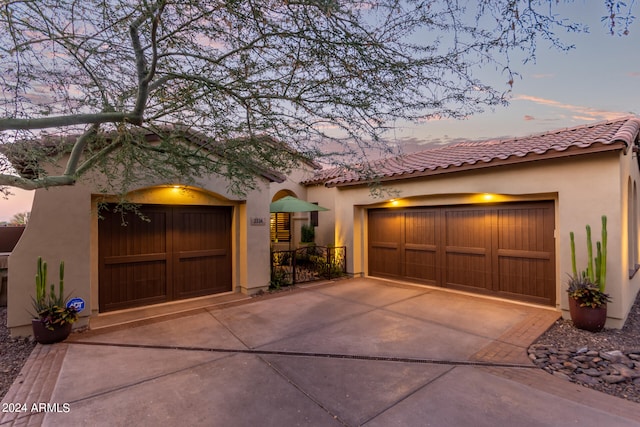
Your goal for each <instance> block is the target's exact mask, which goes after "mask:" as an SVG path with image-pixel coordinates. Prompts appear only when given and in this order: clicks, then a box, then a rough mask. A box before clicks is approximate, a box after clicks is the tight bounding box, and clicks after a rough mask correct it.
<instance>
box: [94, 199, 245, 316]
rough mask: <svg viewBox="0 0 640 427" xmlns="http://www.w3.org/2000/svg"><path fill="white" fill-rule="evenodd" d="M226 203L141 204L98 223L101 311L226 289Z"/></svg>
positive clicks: (107, 213) (228, 238) (228, 265)
mask: <svg viewBox="0 0 640 427" xmlns="http://www.w3.org/2000/svg"><path fill="white" fill-rule="evenodd" d="M231 211H232V208H231V207H227V206H224V207H219V206H215V207H210V206H202V207H200V206H197V207H194V206H161V205H144V206H142V207H141V208H140V212H141V213H142V214H143V215H144V217H145V220H143V219H140V218H139V217H138V216H137V215H135V214H132V213H129V214H127V216H126V225H125V226H123V225H122V221H123V217H122V215H121V214H120V213H118V212H114V211H113V206H110V207H109V208H108V209H105V211H104V212H102V215H103V217H104V219H101V220H99V221H98V223H99V226H98V239H99V263H100V264H99V280H100V282H99V296H100V303H99V306H100V311H101V312H105V311H111V310H119V309H123V308H130V307H137V306H142V305H148V304H157V303H161V302H165V301H172V300H179V299H184V298H192V297H197V296H202V295H209V294H215V293H219V292H226V291H231V287H232V280H231Z"/></svg>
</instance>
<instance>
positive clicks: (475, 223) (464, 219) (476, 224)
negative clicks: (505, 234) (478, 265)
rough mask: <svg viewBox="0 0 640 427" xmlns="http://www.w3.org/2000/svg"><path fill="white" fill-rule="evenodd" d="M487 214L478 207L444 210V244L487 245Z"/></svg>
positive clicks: (471, 246)
mask: <svg viewBox="0 0 640 427" xmlns="http://www.w3.org/2000/svg"><path fill="white" fill-rule="evenodd" d="M487 222H488V219H487V214H486V212H485V211H483V210H479V209H473V210H472V209H460V210H453V209H448V210H446V211H445V228H446V234H445V242H444V243H445V244H446V245H447V246H452V247H459V248H465V247H469V248H486V247H487V244H488V242H487V237H488V236H487V229H488V227H489V225H488V224H487Z"/></svg>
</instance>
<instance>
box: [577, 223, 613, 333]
mask: <svg viewBox="0 0 640 427" xmlns="http://www.w3.org/2000/svg"><path fill="white" fill-rule="evenodd" d="M586 230H587V268H586V269H585V270H583V271H581V272H580V273H579V274H578V270H577V268H576V245H575V239H574V234H573V231H572V232H571V233H569V236H570V238H571V267H572V270H573V271H572V272H573V276H571V277H570V279H569V287H568V289H567V292H568V294H569V313H570V315H571V320H572V321H573V324H574V325H575V326H576V328H578V329H584V330H587V331H591V332H598V331H601V330H602V328H604V324H605V322H606V321H607V302H609V301H610V300H611V299H610V297H609V295H607V294H606V293H605V289H606V276H607V217H606V216H605V215H603V216H602V241H601V242H596V257H595V259H594V258H593V244H592V242H591V227H590V226H589V225H587V226H586Z"/></svg>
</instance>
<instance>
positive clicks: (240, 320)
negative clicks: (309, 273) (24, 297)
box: [0, 278, 640, 427]
mask: <svg viewBox="0 0 640 427" xmlns="http://www.w3.org/2000/svg"><path fill="white" fill-rule="evenodd" d="M558 317H559V313H558V312H557V311H554V310H551V309H546V308H540V307H532V306H528V305H524V304H517V303H511V302H506V301H500V300H494V299H487V298H481V297H477V296H470V295H465V294H461V293H454V292H448V291H444V290H440V289H435V288H428V287H420V286H411V285H404V284H398V283H394V282H389V281H384V280H376V279H370V278H356V279H348V280H339V281H335V282H326V283H322V284H315V285H308V286H306V287H303V288H298V289H295V290H293V291H283V292H281V293H279V294H276V295H272V296H265V297H257V298H254V299H251V300H250V301H249V302H245V303H240V304H237V305H230V306H226V307H223V308H221V307H208V308H202V309H197V310H192V311H190V312H188V313H185V314H183V315H181V316H179V317H178V316H172V317H169V318H164V319H162V318H161V319H157V320H156V321H153V322H142V323H134V324H132V325H131V326H129V327H119V328H105V329H103V330H98V331H89V332H86V333H80V334H73V335H72V337H71V338H70V339H69V340H67V341H66V342H65V343H61V344H55V345H50V346H42V345H38V346H37V347H36V349H35V350H34V352H33V354H32V355H31V357H30V359H29V361H28V362H27V364H26V365H25V367H24V369H23V371H22V372H21V374H20V377H19V378H18V380H17V381H16V382H15V383H14V385H13V386H12V388H11V389H10V390H9V393H8V394H7V396H6V397H5V399H4V400H3V407H5V406H7V405H6V404H8V403H14V404H15V403H20V404H21V405H22V404H24V406H21V408H23V409H25V410H20V411H13V412H4V413H2V414H0V426H5V425H7V426H9V425H12V426H13V425H16V426H17V425H21V426H22V425H24V426H28V425H34V426H35V425H45V426H58V425H63V424H64V425H92V426H129V425H136V426H157V425H183V426H200V425H201V426H296V425H308V426H394V425H395V426H474V427H476V426H501V425H518V426H556V425H580V426H596V425H603V424H606V425H609V426H638V425H640V407H638V405H637V404H635V403H632V402H628V401H624V400H621V399H618V398H615V397H612V396H608V395H604V394H601V393H598V392H595V391H592V390H590V389H587V388H583V387H580V386H577V385H575V384H571V383H569V382H566V381H564V380H562V379H559V378H555V377H553V376H552V375H550V374H547V373H546V372H544V371H542V370H539V369H537V368H535V367H534V365H533V364H532V363H531V362H530V361H529V360H528V358H527V354H526V349H527V347H528V346H529V344H530V343H531V342H533V341H534V340H535V339H536V338H537V337H538V336H539V335H540V334H541V333H542V332H544V331H545V330H546V329H547V328H548V327H549V326H550V325H551V324H552V323H553V322H554V321H555V320H556V319H557V318H558ZM34 403H35V404H36V405H35V406H33V404H34ZM14 407H15V406H14Z"/></svg>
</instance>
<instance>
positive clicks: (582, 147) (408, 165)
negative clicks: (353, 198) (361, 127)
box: [303, 117, 640, 186]
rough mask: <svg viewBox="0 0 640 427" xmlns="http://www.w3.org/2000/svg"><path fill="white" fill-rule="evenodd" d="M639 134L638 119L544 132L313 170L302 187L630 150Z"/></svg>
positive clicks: (391, 178)
mask: <svg viewBox="0 0 640 427" xmlns="http://www.w3.org/2000/svg"><path fill="white" fill-rule="evenodd" d="M639 132H640V118H637V117H626V118H623V119H618V120H613V121H608V122H600V123H594V124H589V125H583V126H579V127H575V128H568V129H561V130H555V131H550V132H546V133H542V134H537V135H530V136H526V137H520V138H509V139H493V140H487V141H468V142H462V143H458V144H455V145H450V146H446V147H437V148H432V149H428V150H424V151H420V152H416V153H410V154H405V155H402V156H398V157H393V158H385V159H381V160H378V161H376V162H373V163H372V164H371V165H370V166H369V169H366V173H363V171H365V168H364V167H362V166H358V165H354V166H353V167H352V168H334V169H327V170H321V171H318V173H317V174H315V175H314V177H313V178H311V179H309V180H307V181H305V182H304V183H303V184H307V185H312V184H322V183H324V184H325V185H327V186H337V185H349V184H356V183H361V182H366V181H370V180H371V179H372V178H373V177H375V179H379V180H383V181H386V180H393V179H403V178H413V177H416V176H421V175H428V174H431V173H442V172H449V171H450V172H455V171H456V170H460V169H463V168H467V167H476V168H477V167H492V166H497V165H500V164H504V163H517V162H527V161H531V160H539V159H543V158H545V157H558V156H563V155H567V156H568V155H573V154H579V153H580V152H586V151H589V150H594V149H598V150H609V149H610V150H619V149H625V148H626V147H629V146H631V145H632V144H633V143H634V141H635V138H636V137H637V136H638V133H639Z"/></svg>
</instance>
